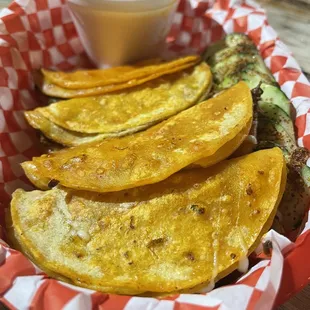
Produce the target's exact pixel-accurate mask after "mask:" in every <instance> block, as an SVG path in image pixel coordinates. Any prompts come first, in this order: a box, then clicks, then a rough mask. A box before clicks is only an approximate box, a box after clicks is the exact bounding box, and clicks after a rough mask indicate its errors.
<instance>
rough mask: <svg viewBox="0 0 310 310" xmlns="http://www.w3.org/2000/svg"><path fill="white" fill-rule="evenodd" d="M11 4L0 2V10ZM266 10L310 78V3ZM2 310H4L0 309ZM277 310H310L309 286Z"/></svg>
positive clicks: (273, 0) (269, 3) (268, 1)
mask: <svg viewBox="0 0 310 310" xmlns="http://www.w3.org/2000/svg"><path fill="white" fill-rule="evenodd" d="M10 2H11V1H9V0H0V8H3V7H6V6H7V5H8V4H9V3H10ZM257 2H259V3H260V4H261V5H262V7H263V8H264V9H265V10H266V12H267V15H268V20H269V23H270V25H271V26H272V27H273V28H274V29H275V30H276V31H277V32H278V34H279V36H280V38H281V40H282V41H283V42H284V43H285V44H287V46H288V47H289V48H290V49H291V51H292V52H293V53H294V55H295V57H296V59H297V61H298V63H299V64H300V66H301V68H302V69H303V71H304V72H305V73H306V74H307V76H308V78H310V0H291V1H290V0H287V1H284V0H257ZM0 309H1V306H0ZM278 310H310V286H308V287H306V288H305V289H304V290H302V291H301V292H300V293H299V294H297V295H296V296H295V297H293V298H292V299H291V300H290V301H288V302H287V303H286V304H284V305H283V306H281V307H279V309H278Z"/></svg>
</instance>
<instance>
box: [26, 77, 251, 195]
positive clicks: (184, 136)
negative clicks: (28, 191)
mask: <svg viewBox="0 0 310 310" xmlns="http://www.w3.org/2000/svg"><path fill="white" fill-rule="evenodd" d="M252 114H253V111H252V97H251V91H250V89H249V88H248V86H247V85H246V84H245V83H244V82H240V83H238V84H236V85H235V86H233V87H232V88H230V89H229V90H227V91H225V92H223V93H222V94H221V95H219V96H217V97H215V98H212V99H209V100H207V101H205V102H202V103H200V104H198V105H196V106H194V107H192V108H190V109H188V110H186V111H183V112H181V113H179V114H178V115H176V116H174V117H171V118H170V119H169V120H167V121H164V122H162V123H160V124H158V125H155V126H153V127H152V128H150V129H148V130H146V131H143V132H141V133H138V134H135V135H131V136H126V137H123V138H118V139H117V138H115V139H109V140H104V141H101V142H93V143H89V144H85V145H80V146H77V147H73V148H70V149H65V150H62V151H59V152H55V153H53V154H48V155H42V156H41V157H35V158H33V160H32V161H31V162H25V163H23V164H22V167H23V169H24V171H25V173H26V175H27V177H28V178H29V179H30V181H31V182H33V184H34V185H36V186H37V187H39V188H42V189H46V188H48V183H49V182H50V181H51V180H57V181H58V182H59V183H60V184H61V185H64V186H67V187H70V188H75V189H83V190H90V191H96V192H110V191H119V190H122V189H126V188H132V187H136V186H142V185H146V184H152V183H156V182H159V181H161V180H164V179H166V178H167V177H169V176H170V175H171V174H173V173H175V172H177V171H179V170H181V169H182V168H184V167H186V166H188V165H190V164H191V163H194V162H196V161H198V160H200V159H203V158H204V159H206V158H208V157H210V156H213V155H214V154H215V153H216V152H217V151H218V150H219V149H220V148H221V147H222V146H223V145H225V144H226V143H227V142H229V141H231V140H232V139H233V138H235V137H236V135H238V134H239V133H240V132H241V130H242V129H244V128H245V126H246V125H247V124H248V123H249V122H250V121H251V119H252ZM213 163H214V162H213Z"/></svg>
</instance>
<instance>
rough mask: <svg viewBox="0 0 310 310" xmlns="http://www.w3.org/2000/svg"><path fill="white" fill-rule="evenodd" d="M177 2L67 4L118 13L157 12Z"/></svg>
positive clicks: (74, 0) (97, 0)
mask: <svg viewBox="0 0 310 310" xmlns="http://www.w3.org/2000/svg"><path fill="white" fill-rule="evenodd" d="M177 1H178V0H68V2H71V3H75V4H78V5H82V6H88V7H91V8H96V9H100V10H107V11H118V12H120V11H122V12H141V11H149V10H157V9H160V8H163V7H166V6H168V5H171V4H172V3H175V2H177Z"/></svg>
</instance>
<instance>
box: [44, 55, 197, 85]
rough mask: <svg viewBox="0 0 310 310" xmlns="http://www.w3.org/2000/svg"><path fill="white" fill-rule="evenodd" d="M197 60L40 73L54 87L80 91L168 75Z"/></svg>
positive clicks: (190, 58)
mask: <svg viewBox="0 0 310 310" xmlns="http://www.w3.org/2000/svg"><path fill="white" fill-rule="evenodd" d="M199 59H200V57H199V56H186V57H183V58H179V59H175V60H172V61H168V62H160V61H159V60H158V59H154V60H152V59H150V60H147V61H142V62H140V63H137V64H134V65H128V66H120V67H114V68H109V69H97V70H77V71H74V72H62V71H49V70H44V69H42V70H41V71H42V73H43V75H44V77H45V78H47V79H48V80H50V81H51V82H52V83H53V84H55V85H58V86H60V87H64V88H70V89H81V88H92V87H96V86H105V85H110V84H119V83H123V82H128V81H132V80H135V79H139V78H143V77H145V76H150V75H152V74H155V73H157V74H160V73H163V74H165V73H166V72H168V73H169V70H171V69H172V70H173V69H176V68H181V67H182V66H184V65H186V64H192V63H195V62H196V63H197V62H198V61H199Z"/></svg>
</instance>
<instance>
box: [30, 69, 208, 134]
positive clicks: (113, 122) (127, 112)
mask: <svg viewBox="0 0 310 310" xmlns="http://www.w3.org/2000/svg"><path fill="white" fill-rule="evenodd" d="M211 85H212V75H211V71H210V68H209V66H208V65H207V64H206V63H201V64H200V65H197V66H195V67H194V68H192V69H190V70H186V71H183V72H181V73H175V74H172V75H168V76H164V77H162V78H158V79H156V80H154V81H150V82H148V83H146V84H143V85H141V86H138V87H134V88H131V89H129V90H124V91H121V92H116V93H112V94H107V95H103V96H96V97H85V98H75V99H70V100H65V101H58V102H56V103H54V104H51V105H49V106H46V107H42V108H37V109H36V110H35V111H38V112H40V113H41V114H42V115H43V116H44V117H45V118H47V119H48V120H50V121H51V122H53V123H55V124H56V125H58V126H60V127H62V128H65V129H67V130H71V131H75V132H80V133H89V134H94V133H105V134H110V133H115V132H120V131H124V130H129V129H131V130H134V128H136V127H139V126H143V125H146V124H148V123H154V122H159V121H161V120H163V119H166V118H168V117H170V116H172V115H175V114H177V113H178V112H180V111H182V110H185V109H187V108H188V107H190V106H192V105H194V104H195V103H197V102H198V101H199V99H200V98H201V97H202V96H204V95H205V94H207V93H208V91H209V90H210V88H211ZM33 112H34V111H27V112H26V116H27V115H29V117H31V113H33Z"/></svg>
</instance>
